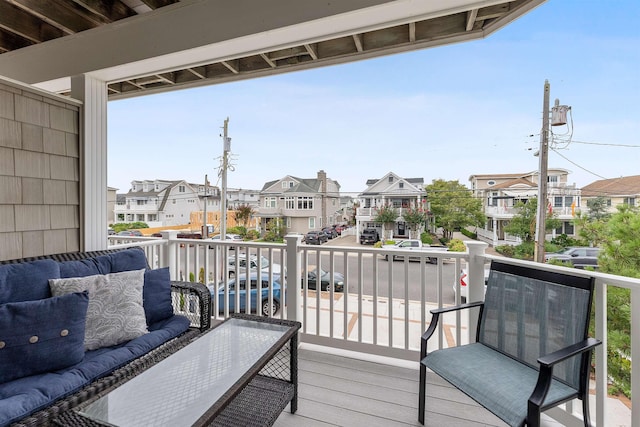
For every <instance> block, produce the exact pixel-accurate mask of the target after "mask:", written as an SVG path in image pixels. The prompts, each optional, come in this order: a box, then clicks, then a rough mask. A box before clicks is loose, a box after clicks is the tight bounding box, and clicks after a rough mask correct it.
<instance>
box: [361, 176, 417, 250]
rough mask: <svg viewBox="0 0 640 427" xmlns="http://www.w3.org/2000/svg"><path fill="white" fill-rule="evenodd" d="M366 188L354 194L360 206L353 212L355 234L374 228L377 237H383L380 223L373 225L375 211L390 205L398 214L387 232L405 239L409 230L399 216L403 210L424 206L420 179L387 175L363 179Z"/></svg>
mask: <svg viewBox="0 0 640 427" xmlns="http://www.w3.org/2000/svg"><path fill="white" fill-rule="evenodd" d="M366 185H367V188H366V190H364V191H363V192H362V193H360V194H359V195H358V201H359V203H360V207H359V208H358V209H357V213H356V229H357V233H358V235H360V232H361V231H362V230H363V229H365V228H377V229H378V233H379V235H380V236H383V234H382V224H379V223H376V222H375V218H376V216H377V215H378V212H377V209H378V208H380V207H382V206H386V205H390V206H392V207H394V208H396V209H397V211H398V214H399V216H398V219H397V220H396V222H395V224H394V226H393V230H391V233H392V234H393V236H394V237H409V227H408V226H407V225H406V224H405V222H404V219H403V218H402V213H403V211H404V210H405V209H409V208H412V209H416V208H425V207H426V206H425V197H426V195H427V192H426V190H425V189H424V178H402V177H401V176H399V175H396V174H395V173H393V172H389V173H387V174H386V175H384V176H383V177H382V178H376V179H369V180H367V182H366ZM384 237H385V238H387V237H390V236H384ZM412 237H414V236H412Z"/></svg>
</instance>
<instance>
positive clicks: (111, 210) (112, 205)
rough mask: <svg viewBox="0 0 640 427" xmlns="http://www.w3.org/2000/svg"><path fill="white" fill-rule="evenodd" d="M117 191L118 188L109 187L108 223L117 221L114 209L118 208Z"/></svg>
mask: <svg viewBox="0 0 640 427" xmlns="http://www.w3.org/2000/svg"><path fill="white" fill-rule="evenodd" d="M117 191H118V189H117V188H113V187H107V225H111V224H113V223H114V222H116V221H115V220H116V218H115V215H114V211H115V208H116V198H117V195H116V193H117Z"/></svg>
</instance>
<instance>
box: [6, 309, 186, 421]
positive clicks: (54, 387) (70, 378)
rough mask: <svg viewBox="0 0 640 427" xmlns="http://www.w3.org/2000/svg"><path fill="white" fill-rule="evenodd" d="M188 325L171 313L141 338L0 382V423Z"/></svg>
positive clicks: (75, 387)
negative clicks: (69, 363)
mask: <svg viewBox="0 0 640 427" xmlns="http://www.w3.org/2000/svg"><path fill="white" fill-rule="evenodd" d="M188 328H189V320H188V319H187V318H185V317H183V316H179V315H174V316H172V317H170V318H168V319H165V320H163V321H160V322H156V323H154V324H152V325H150V326H149V330H150V332H149V333H148V334H145V335H143V336H141V337H138V338H136V339H133V340H131V341H129V342H126V343H123V344H120V345H117V346H114V347H109V348H106V347H105V348H100V349H98V350H94V351H89V352H87V353H85V356H84V359H83V360H82V362H80V363H78V364H76V365H74V366H71V367H69V368H66V369H62V370H59V371H55V372H50V373H45V374H38V375H32V376H29V377H24V378H19V379H16V380H13V381H10V382H8V383H4V384H0V426H6V425H9V424H10V423H12V422H15V421H17V420H20V419H22V418H24V417H26V416H28V415H29V414H32V413H34V412H36V411H39V410H41V409H44V408H46V407H47V406H50V405H51V403H52V402H54V401H56V400H58V399H62V398H64V397H66V396H69V395H71V394H73V393H75V392H76V391H79V390H81V389H82V388H83V387H84V386H85V385H87V384H89V383H91V382H92V381H93V380H96V379H98V378H101V377H104V376H106V375H108V374H110V373H111V372H113V371H114V370H115V369H118V368H120V367H122V366H124V365H126V364H127V363H128V362H130V361H132V360H134V359H136V358H138V357H140V356H142V355H144V354H146V353H148V352H149V351H150V350H152V349H154V348H156V347H158V346H159V345H161V344H163V343H165V342H167V341H169V340H170V339H172V338H175V337H177V336H179V335H180V334H182V333H183V332H185V331H186V330H187V329H188Z"/></svg>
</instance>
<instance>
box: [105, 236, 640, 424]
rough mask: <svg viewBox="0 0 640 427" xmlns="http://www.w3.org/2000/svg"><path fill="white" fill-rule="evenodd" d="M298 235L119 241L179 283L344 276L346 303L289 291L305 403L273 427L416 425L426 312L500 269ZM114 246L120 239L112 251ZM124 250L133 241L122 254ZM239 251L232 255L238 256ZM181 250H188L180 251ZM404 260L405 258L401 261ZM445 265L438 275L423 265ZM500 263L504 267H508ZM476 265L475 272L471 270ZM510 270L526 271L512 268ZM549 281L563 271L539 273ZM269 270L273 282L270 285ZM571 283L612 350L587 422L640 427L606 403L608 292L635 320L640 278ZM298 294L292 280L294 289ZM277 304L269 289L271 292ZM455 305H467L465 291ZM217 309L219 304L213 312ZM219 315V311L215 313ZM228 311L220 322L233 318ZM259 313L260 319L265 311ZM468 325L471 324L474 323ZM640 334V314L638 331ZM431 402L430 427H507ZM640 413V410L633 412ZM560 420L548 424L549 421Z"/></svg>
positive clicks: (456, 321) (479, 261) (455, 400)
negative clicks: (246, 255) (588, 290)
mask: <svg viewBox="0 0 640 427" xmlns="http://www.w3.org/2000/svg"><path fill="white" fill-rule="evenodd" d="M299 239H300V237H299V236H287V238H286V240H287V242H286V244H266V243H253V242H240V243H238V242H220V243H215V244H213V245H212V248H211V249H209V247H208V245H209V244H211V243H210V242H207V244H206V245H203V244H202V241H199V240H187V239H177V238H175V237H173V236H172V235H171V234H167V235H166V236H165V238H163V239H152V238H123V237H120V236H119V237H118V240H117V241H118V242H119V243H120V246H126V245H138V246H142V247H144V248H145V250H146V252H147V257H148V259H149V261H150V263H151V264H152V266H154V267H162V266H170V267H171V273H172V275H174V276H175V278H179V277H180V276H182V277H189V276H190V275H192V276H193V277H198V276H199V274H200V272H202V274H203V275H204V277H207V278H209V279H211V280H214V278H219V279H220V280H228V279H226V277H227V271H226V268H227V267H226V263H220V262H219V260H221V259H226V258H227V257H229V256H232V257H233V256H236V255H235V253H236V252H250V253H253V254H256V255H258V256H264V257H266V258H267V259H268V260H269V262H270V264H269V265H272V264H273V263H278V264H281V265H282V266H283V267H284V268H286V271H287V277H288V278H292V277H301V274H300V273H299V271H302V270H303V269H306V268H308V267H310V266H312V265H314V266H318V267H321V268H322V269H324V270H326V271H340V272H342V273H343V274H344V277H345V290H346V291H345V292H344V293H339V292H333V291H331V290H330V291H325V292H316V291H313V290H310V289H308V286H307V285H308V283H307V282H306V281H305V280H303V281H302V290H301V291H300V292H291V291H287V292H286V307H283V309H282V310H280V311H279V312H278V313H276V316H282V317H284V318H290V319H292V318H295V319H298V320H300V321H301V322H302V324H303V328H302V330H301V334H300V341H301V352H300V357H301V360H300V364H299V369H300V396H299V399H300V403H299V410H298V412H296V414H290V413H284V414H282V415H281V417H280V418H279V420H278V422H277V423H276V425H277V426H288V425H321V424H323V423H329V424H332V425H345V426H352V425H367V426H368V425H384V426H387V425H418V423H417V393H418V362H417V361H418V351H419V338H420V334H421V333H422V331H424V330H425V329H426V326H427V325H428V322H429V320H430V315H429V310H431V309H432V308H435V307H442V306H445V305H449V304H453V303H455V302H456V300H457V299H458V297H455V298H454V297H452V294H453V291H452V282H454V281H455V282H457V280H456V277H457V275H456V272H459V271H460V269H461V268H462V267H464V266H467V267H468V271H469V272H470V276H469V281H470V283H469V288H470V289H469V292H470V295H473V294H474V293H477V292H480V294H481V292H482V286H483V275H482V273H481V272H482V271H483V264H484V263H485V261H489V260H491V259H495V258H496V257H495V256H492V255H488V254H486V253H485V248H486V246H485V245H484V244H483V243H479V242H468V248H469V252H466V253H451V252H448V253H445V254H443V253H442V252H433V253H429V252H424V253H423V256H424V257H425V260H424V262H419V263H416V262H409V261H403V262H388V261H384V255H385V254H386V251H385V250H384V249H375V248H368V247H367V248H361V247H351V246H349V247H347V246H340V245H339V241H340V239H337V240H336V241H333V242H330V244H329V245H322V246H307V245H304V244H301V243H300V242H299ZM114 241H115V240H114ZM125 241H127V242H126V243H125ZM231 243H233V246H235V249H234V250H231V249H230V246H231ZM181 244H182V245H181ZM396 253H397V252H396ZM426 257H437V258H438V263H437V265H429V264H427V263H426ZM501 259H502V260H503V261H504V259H503V258H501ZM471 260H473V261H471ZM506 262H509V263H514V264H524V265H532V263H530V262H526V261H518V260H510V259H508V260H506ZM533 265H535V266H536V267H537V268H540V269H543V270H549V271H565V272H566V269H565V268H564V267H557V266H552V265H546V264H533ZM272 270H273V269H272V268H270V267H269V268H267V269H266V270H265V271H266V273H267V274H270V275H273V271H272ZM571 272H572V273H574V274H579V275H587V276H593V277H595V280H596V299H595V305H594V307H595V321H596V333H595V336H596V338H598V339H600V340H602V341H603V342H604V343H605V345H603V346H600V347H598V348H597V350H596V353H595V378H594V379H593V380H592V381H591V385H590V387H591V397H592V403H591V411H592V420H593V422H594V423H595V425H598V426H605V425H616V426H631V425H634V426H635V425H640V409H636V410H635V411H633V408H640V402H636V401H637V400H638V399H639V398H640V396H638V397H634V399H633V400H632V402H631V404H630V405H629V407H628V406H626V405H625V404H623V403H622V401H620V400H617V399H614V398H610V397H608V396H607V393H606V390H607V373H608V370H607V359H606V351H605V349H606V338H605V337H606V335H607V320H606V313H607V302H606V301H607V300H606V293H607V289H609V288H610V287H612V286H615V287H623V288H628V289H631V302H632V312H634V311H637V310H633V308H634V307H638V306H640V279H631V278H625V277H620V276H615V275H610V274H604V273H599V272H588V271H582V270H580V271H577V270H571ZM293 287H295V288H299V287H300V282H299V281H298V280H295V281H294V282H293V284H289V286H288V289H292V288H293ZM269 292H270V295H273V289H269ZM456 295H460V292H459V289H457V292H456ZM219 302H220V301H218V300H217V298H215V297H214V304H213V305H214V307H218V304H219ZM216 311H217V310H216ZM228 311H229V310H228V306H226V307H224V309H223V310H221V312H220V313H214V318H215V319H224V318H225V317H226V316H228V314H229V312H228ZM257 311H258V313H259V312H260V308H258V309H257ZM470 317H471V318H470ZM472 317H473V316H469V317H468V316H466V315H463V314H450V315H448V317H445V318H444V319H443V320H444V322H443V324H442V325H440V327H439V329H438V331H437V333H436V335H437V339H436V342H435V343H433V344H430V345H433V346H434V348H435V347H445V346H451V345H456V344H457V343H466V342H469V340H470V339H473V330H474V328H473V326H472V324H473V318H472ZM637 324H638V318H637V315H634V317H633V319H632V325H637ZM639 331H640V329H639V328H637V327H632V330H631V336H632V342H633V344H632V348H631V356H632V355H633V352H634V351H635V352H637V351H639V350H638V343H639V342H640V336H639ZM638 360H640V358H636V362H633V357H631V364H632V379H631V381H632V388H633V389H638V387H640V367H639V366H637V365H638V364H639V363H640V362H638ZM428 378H429V383H430V385H431V387H430V389H429V390H430V391H429V393H430V394H429V395H428V397H427V414H426V419H427V425H433V426H436V425H437V426H440V425H495V426H503V425H505V424H504V423H502V421H500V420H499V419H497V418H496V417H494V416H493V415H492V414H490V413H489V412H488V411H486V410H484V409H483V408H481V407H479V406H478V405H477V404H475V403H474V402H473V401H471V400H470V399H469V398H468V397H466V396H465V395H464V394H462V393H461V392H459V391H458V390H456V389H454V388H452V387H451V386H449V385H448V384H447V383H445V382H444V381H443V380H441V379H440V378H439V377H437V376H435V375H430V376H429V377H428ZM634 403H636V404H635V405H634ZM579 411H580V405H579V404H577V403H576V404H574V405H571V404H567V405H565V407H564V408H562V409H556V410H552V411H549V412H548V413H547V414H548V417H547V418H545V424H543V425H545V426H558V425H582V424H581V416H580V414H579ZM551 416H552V417H553V419H552V418H550V417H551Z"/></svg>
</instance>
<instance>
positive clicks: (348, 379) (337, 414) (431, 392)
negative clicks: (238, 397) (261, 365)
mask: <svg viewBox="0 0 640 427" xmlns="http://www.w3.org/2000/svg"><path fill="white" fill-rule="evenodd" d="M418 381H419V378H418V364H417V363H416V364H415V368H410V367H398V366H392V365H389V364H385V363H379V362H374V361H364V360H360V359H356V358H353V357H349V356H347V357H345V356H340V355H335V354H328V353H324V352H320V351H314V350H309V349H304V348H302V349H300V352H299V397H298V411H297V412H296V413H295V414H291V413H290V412H289V410H288V408H287V409H286V410H285V412H283V413H282V415H281V416H280V417H279V418H278V420H277V421H276V424H275V426H276V427H300V426H305V427H306V426H310V427H314V426H348V427H360V426H361V427H374V426H380V427H399V426H420V424H419V423H418ZM427 382H428V387H427V413H426V417H425V419H426V421H425V425H426V426H430V427H441V426H454V427H455V426H469V427H479V426H500V427H504V426H506V424H505V423H504V422H502V421H501V420H500V419H499V418H497V417H495V416H494V415H493V414H491V413H490V412H488V411H487V410H485V409H484V408H482V407H481V406H479V405H478V404H476V403H475V402H474V401H473V400H471V399H470V398H469V397H467V396H466V395H465V394H463V393H462V392H460V391H459V390H457V389H455V388H454V387H452V386H451V385H449V384H448V383H447V382H445V381H444V380H442V379H440V378H439V377H438V376H437V375H435V374H433V373H428V378H427ZM543 425H545V426H547V427H549V426H558V425H559V424H556V423H554V422H547V423H544V424H543Z"/></svg>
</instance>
